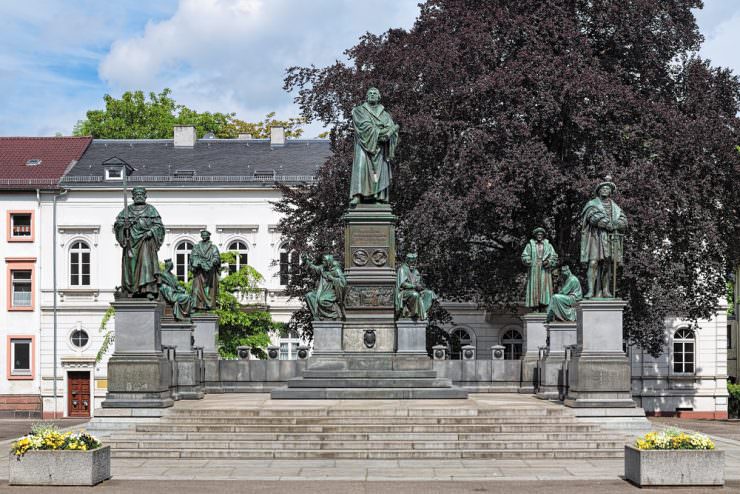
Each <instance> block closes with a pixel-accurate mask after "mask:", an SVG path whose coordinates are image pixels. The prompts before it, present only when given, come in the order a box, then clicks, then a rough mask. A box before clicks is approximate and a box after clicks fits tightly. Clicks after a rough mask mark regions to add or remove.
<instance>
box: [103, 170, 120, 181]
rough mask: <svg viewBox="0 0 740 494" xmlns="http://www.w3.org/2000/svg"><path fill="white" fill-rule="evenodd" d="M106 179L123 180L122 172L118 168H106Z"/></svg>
mask: <svg viewBox="0 0 740 494" xmlns="http://www.w3.org/2000/svg"><path fill="white" fill-rule="evenodd" d="M105 179H106V180H123V173H122V172H121V170H120V169H112V168H106V170H105Z"/></svg>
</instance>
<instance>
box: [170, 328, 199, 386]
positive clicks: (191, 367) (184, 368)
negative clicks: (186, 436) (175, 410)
mask: <svg viewBox="0 0 740 494" xmlns="http://www.w3.org/2000/svg"><path fill="white" fill-rule="evenodd" d="M193 342H194V339H193V324H192V323H190V322H185V321H166V322H162V344H163V345H167V346H173V347H175V365H176V366H177V370H176V373H175V375H176V376H177V377H176V380H175V384H176V394H177V398H178V399H181V400H200V399H202V398H203V396H204V393H203V381H202V379H201V372H200V369H201V365H202V363H201V360H200V359H199V358H198V354H197V353H196V352H195V350H194V349H193Z"/></svg>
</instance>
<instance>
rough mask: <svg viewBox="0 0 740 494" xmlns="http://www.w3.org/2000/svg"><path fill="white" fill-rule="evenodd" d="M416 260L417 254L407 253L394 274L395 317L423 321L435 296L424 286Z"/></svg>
mask: <svg viewBox="0 0 740 494" xmlns="http://www.w3.org/2000/svg"><path fill="white" fill-rule="evenodd" d="M416 259H417V254H416V253H415V252H409V253H408V254H406V260H405V262H404V263H402V264H401V266H399V268H398V271H397V272H396V317H397V318H398V319H420V320H422V321H425V320H426V319H427V316H428V314H429V308H430V307H431V306H432V302H434V300H435V299H436V298H437V296H436V295H435V294H434V292H433V291H431V290H428V289H427V288H426V287H425V286H424V281H423V280H422V278H421V273H419V270H418V269H416Z"/></svg>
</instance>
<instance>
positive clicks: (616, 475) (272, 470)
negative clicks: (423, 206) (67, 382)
mask: <svg viewBox="0 0 740 494" xmlns="http://www.w3.org/2000/svg"><path fill="white" fill-rule="evenodd" d="M296 403H297V402H291V401H284V400H270V399H269V397H268V396H267V395H260V394H241V395H212V396H209V397H207V398H206V399H204V400H200V401H180V402H178V403H177V404H176V407H175V409H177V410H201V411H202V412H203V413H207V411H208V410H222V411H223V409H224V407H225V406H231V407H233V408H234V409H235V410H236V409H239V410H250V409H253V410H262V411H263V412H264V413H274V412H275V411H279V410H285V409H289V408H291V407H295V406H297V405H296ZM430 405H434V406H435V407H450V408H449V409H450V410H451V409H454V410H456V413H459V414H460V415H461V416H464V415H465V413H466V410H472V409H479V410H480V409H491V408H505V407H507V406H517V407H543V408H554V407H560V405H557V404H555V403H552V402H546V401H541V400H537V399H535V398H533V397H531V396H526V395H504V394H495V395H494V394H491V395H482V394H478V395H472V397H471V398H470V399H468V400H460V401H436V400H433V401H432V400H422V401H419V400H408V401H396V400H387V401H383V400H374V401H367V402H365V401H359V400H355V401H351V400H350V401H343V400H321V401H305V402H300V407H301V408H313V407H315V408H316V409H317V410H319V409H321V410H338V409H344V410H351V409H362V408H374V409H375V410H377V411H379V412H380V411H383V413H385V414H404V413H406V414H413V413H414V410H415V409H419V410H422V409H426V408H425V407H428V406H430ZM579 420H580V419H579ZM13 422H14V423H15V424H18V423H19V422H18V421H13ZM653 424H654V425H655V427H656V428H663V427H666V426H668V425H678V426H680V427H682V428H685V429H692V430H700V431H705V432H707V433H709V434H710V435H711V436H712V437H713V439H714V440H715V441H716V443H717V447H718V448H720V449H723V450H725V452H726V478H727V481H728V484H727V486H726V487H725V488H724V490H723V491H727V492H740V440H738V437H737V434H738V433H737V427H738V423H737V422H731V421H689V420H685V421H683V420H677V419H670V420H669V419H653ZM21 425H22V426H23V427H22V431H20V432H23V431H25V430H26V429H27V428H28V427H27V426H28V424H25V423H23V424H21ZM60 425H62V426H64V425H71V428H72V429H73V430H74V429H77V428H80V427H84V424H78V423H75V424H70V423H65V422H62V423H61V424H60ZM0 430H3V431H6V432H8V431H10V430H11V423H10V421H7V423H5V424H3V423H0ZM633 436H634V434H630V433H625V435H624V437H625V441H631V440H632V439H633ZM8 444H9V442H8V441H5V442H4V443H2V444H1V445H0V446H2V447H7V446H8ZM112 473H113V480H111V481H108V482H105V483H104V484H102V485H100V486H98V487H96V488H94V489H93V490H94V491H95V492H98V491H99V492H105V493H108V492H110V493H115V492H121V493H123V492H140V491H141V490H143V489H146V490H148V491H150V492H160V491H163V490H165V489H167V490H171V489H172V488H173V486H175V485H177V486H182V488H180V487H178V488H177V491H178V492H179V493H181V494H184V493H188V492H202V490H199V489H202V487H198V486H208V490H213V489H215V488H216V486H218V485H223V486H224V489H228V490H229V491H231V490H234V489H235V488H236V487H237V486H238V490H239V491H240V492H241V491H244V492H274V491H278V490H285V489H286V488H287V489H292V488H299V487H297V486H300V490H301V491H303V492H306V493H310V492H325V493H331V492H391V491H393V492H399V487H398V486H399V484H398V482H403V488H402V491H401V492H404V493H406V492H424V493H434V492H440V493H443V492H548V493H556V492H600V493H602V492H629V491H636V489H635V488H634V487H632V486H631V485H629V484H627V483H626V482H625V481H624V480H622V478H621V476H622V475H623V473H624V461H623V459H621V458H614V459H588V458H581V459H465V458H460V459H439V460H435V459H424V460H411V459H409V460H405V459H398V460H366V459H363V460H351V459H347V460H345V459H285V460H278V459H253V460H250V459H244V460H240V459H228V458H204V459H185V458H182V459H177V458H173V459H164V458H149V459H148V458H115V457H114V458H113V460H112ZM0 479H2V483H0V492H15V491H17V492H78V491H79V489H77V490H75V489H59V488H46V489H44V488H38V489H36V488H15V489H14V488H11V487H8V486H7V467H5V468H1V469H0ZM294 482H296V483H297V484H296V487H290V486H291V485H292V483H294ZM247 486H248V490H245V489H247ZM394 486H395V487H394ZM720 490H721V489H720ZM704 491H705V490H702V489H694V490H684V489H682V490H681V492H704ZM714 491H717V489H714ZM641 492H650V491H646V490H642V491H641ZM663 492H665V491H663Z"/></svg>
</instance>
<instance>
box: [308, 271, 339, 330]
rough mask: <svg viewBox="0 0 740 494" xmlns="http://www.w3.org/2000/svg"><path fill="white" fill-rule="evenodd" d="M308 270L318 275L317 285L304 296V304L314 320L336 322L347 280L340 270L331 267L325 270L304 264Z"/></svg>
mask: <svg viewBox="0 0 740 494" xmlns="http://www.w3.org/2000/svg"><path fill="white" fill-rule="evenodd" d="M306 265H307V266H308V268H309V269H310V270H311V271H313V272H315V273H318V274H319V284H318V286H317V287H316V290H313V291H310V292H308V293H307V294H306V304H307V305H308V309H309V310H310V311H311V315H313V318H314V320H317V321H324V320H337V319H340V318H341V316H342V314H341V310H342V307H341V306H342V305H343V303H344V294H345V292H346V290H347V278H346V277H345V276H344V273H343V272H342V270H341V268H339V267H338V266H336V265H335V266H332V268H331V269H326V268H325V267H324V266H321V265H319V266H316V265H314V264H311V263H306Z"/></svg>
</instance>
